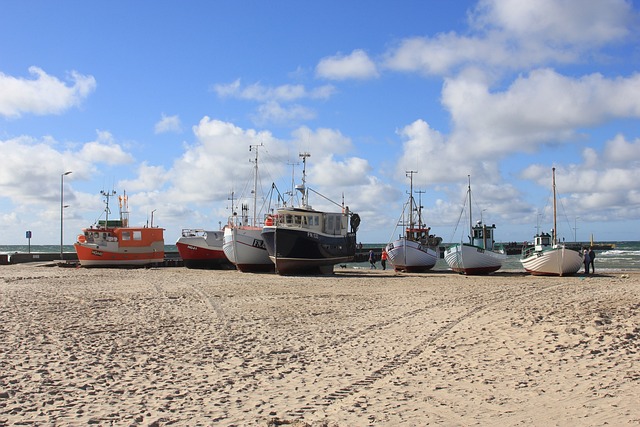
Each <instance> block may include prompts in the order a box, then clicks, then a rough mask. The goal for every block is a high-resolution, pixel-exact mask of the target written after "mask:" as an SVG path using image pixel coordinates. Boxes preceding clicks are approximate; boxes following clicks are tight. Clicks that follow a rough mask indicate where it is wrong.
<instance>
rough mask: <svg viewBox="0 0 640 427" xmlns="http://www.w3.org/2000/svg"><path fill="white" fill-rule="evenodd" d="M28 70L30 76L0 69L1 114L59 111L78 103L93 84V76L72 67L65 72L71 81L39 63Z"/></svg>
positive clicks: (92, 88)
mask: <svg viewBox="0 0 640 427" xmlns="http://www.w3.org/2000/svg"><path fill="white" fill-rule="evenodd" d="M29 73H30V75H31V76H32V77H33V78H32V79H26V78H22V77H13V76H7V75H6V74H3V73H0V115H3V116H5V117H20V116H21V115H22V114H36V115H47V114H61V113H63V112H65V111H66V110H68V109H69V108H71V107H75V106H78V105H80V104H81V103H82V101H83V100H84V99H85V98H86V97H87V96H88V95H89V94H90V93H91V92H93V91H94V90H95V88H96V80H95V78H94V77H93V76H85V75H82V74H80V73H77V72H75V71H72V72H71V73H70V74H69V76H68V80H69V83H70V85H67V84H66V83H65V82H63V81H60V80H59V79H58V78H56V77H53V76H50V75H48V74H47V73H46V72H45V71H43V70H42V69H40V68H38V67H30V68H29Z"/></svg>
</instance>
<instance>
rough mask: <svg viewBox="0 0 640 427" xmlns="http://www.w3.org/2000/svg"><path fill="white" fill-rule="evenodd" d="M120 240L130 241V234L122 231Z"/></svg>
mask: <svg viewBox="0 0 640 427" xmlns="http://www.w3.org/2000/svg"><path fill="white" fill-rule="evenodd" d="M122 240H131V232H130V231H123V232H122Z"/></svg>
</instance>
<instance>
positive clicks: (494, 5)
mask: <svg viewBox="0 0 640 427" xmlns="http://www.w3.org/2000/svg"><path fill="white" fill-rule="evenodd" d="M471 20H472V22H473V24H474V25H475V26H476V27H478V28H480V29H493V28H497V29H499V30H500V31H503V32H505V33H507V34H509V35H510V37H512V38H516V39H518V40H522V41H524V40H530V39H535V40H540V41H544V42H549V43H551V44H553V45H555V46H563V45H588V46H590V47H593V46H594V45H602V44H604V43H610V42H614V41H618V40H620V39H623V38H624V37H627V36H628V35H629V34H630V28H629V26H630V25H631V24H632V22H633V6H632V4H631V3H630V2H628V1H625V0H537V1H532V2H522V1H519V0H481V1H480V2H479V3H478V6H477V8H476V10H475V11H474V12H473V14H472V15H471Z"/></svg>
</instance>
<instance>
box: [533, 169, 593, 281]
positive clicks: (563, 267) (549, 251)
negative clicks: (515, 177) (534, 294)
mask: <svg viewBox="0 0 640 427" xmlns="http://www.w3.org/2000/svg"><path fill="white" fill-rule="evenodd" d="M552 176H553V178H552V186H553V230H551V233H552V234H548V233H542V234H540V233H539V234H536V235H535V237H534V242H533V245H529V246H525V247H524V248H523V249H522V257H521V258H520V262H521V263H522V266H523V267H524V269H525V270H526V271H527V272H528V273H530V274H532V275H535V276H568V275H571V274H575V273H577V272H578V270H580V267H581V265H582V257H581V256H580V253H579V252H577V251H575V250H573V249H569V248H566V247H565V245H564V243H559V242H558V236H557V232H556V230H557V228H556V226H557V223H556V168H553V169H552Z"/></svg>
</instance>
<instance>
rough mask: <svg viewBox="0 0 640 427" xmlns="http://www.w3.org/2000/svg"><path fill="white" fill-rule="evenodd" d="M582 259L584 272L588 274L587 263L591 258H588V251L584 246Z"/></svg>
mask: <svg viewBox="0 0 640 427" xmlns="http://www.w3.org/2000/svg"><path fill="white" fill-rule="evenodd" d="M582 259H583V261H584V274H589V264H590V263H591V258H589V251H587V248H584V252H583V253H582Z"/></svg>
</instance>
